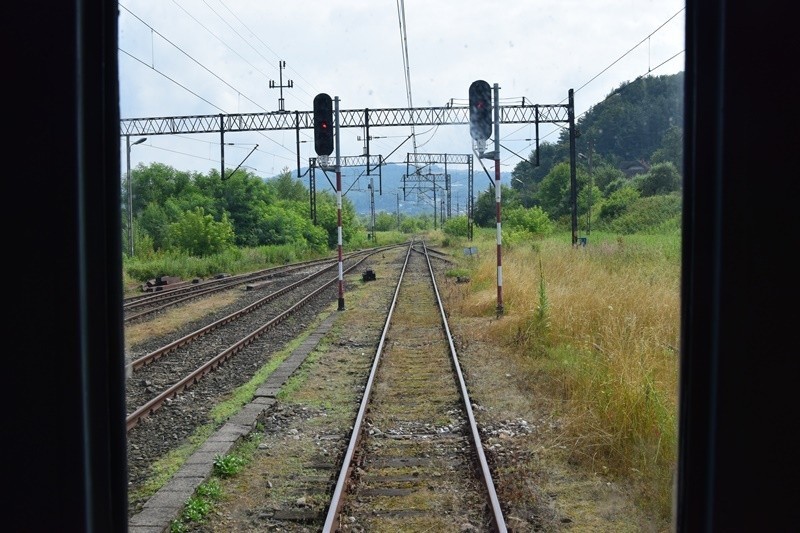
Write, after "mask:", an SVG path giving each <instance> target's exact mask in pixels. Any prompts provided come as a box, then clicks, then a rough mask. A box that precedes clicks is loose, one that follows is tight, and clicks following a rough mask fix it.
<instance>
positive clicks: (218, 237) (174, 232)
mask: <svg viewBox="0 0 800 533" xmlns="http://www.w3.org/2000/svg"><path fill="white" fill-rule="evenodd" d="M169 234H170V242H171V243H172V245H173V246H174V247H176V248H178V249H180V250H182V251H184V252H186V253H188V254H189V255H194V256H199V257H203V256H207V255H212V254H216V253H220V252H222V251H224V250H226V249H227V248H229V247H231V246H233V241H234V233H233V225H232V224H231V222H230V220H229V219H228V216H227V214H224V215H223V216H222V220H220V221H219V222H216V221H215V220H214V217H212V216H211V215H208V214H206V213H205V211H204V210H203V208H202V207H198V208H196V209H194V210H192V211H186V212H185V213H184V214H183V216H182V217H181V218H180V219H179V220H178V221H177V222H173V223H172V224H170V225H169Z"/></svg>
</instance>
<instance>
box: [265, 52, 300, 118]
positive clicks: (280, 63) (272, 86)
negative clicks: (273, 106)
mask: <svg viewBox="0 0 800 533" xmlns="http://www.w3.org/2000/svg"><path fill="white" fill-rule="evenodd" d="M284 68H286V61H278V76H279V80H280V82H279V84H278V85H275V80H269V88H270V89H276V88H277V89H280V94H281V96H280V98H278V111H280V112H284V111H286V109H284V107H283V89H284V87H285V88H287V89H291V88H292V87H294V83H293V82H292V80H286V83H287V85H284V84H283V69H284Z"/></svg>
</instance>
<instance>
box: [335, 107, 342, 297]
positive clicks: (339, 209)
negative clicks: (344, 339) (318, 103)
mask: <svg viewBox="0 0 800 533" xmlns="http://www.w3.org/2000/svg"><path fill="white" fill-rule="evenodd" d="M333 103H334V107H333V110H334V114H335V117H336V129H335V131H334V134H335V135H336V245H337V253H338V255H339V306H338V310H339V311H344V269H343V268H342V167H341V165H340V164H339V157H340V155H339V154H340V152H339V97H338V96H337V97H335V98H334V99H333Z"/></svg>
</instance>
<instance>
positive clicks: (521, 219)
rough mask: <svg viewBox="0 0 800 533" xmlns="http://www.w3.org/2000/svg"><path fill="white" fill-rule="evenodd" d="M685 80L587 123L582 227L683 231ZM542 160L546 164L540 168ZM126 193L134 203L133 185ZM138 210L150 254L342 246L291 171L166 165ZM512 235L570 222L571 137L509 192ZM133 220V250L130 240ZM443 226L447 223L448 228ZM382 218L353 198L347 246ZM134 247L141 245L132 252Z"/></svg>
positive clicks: (608, 107) (635, 95)
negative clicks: (359, 209)
mask: <svg viewBox="0 0 800 533" xmlns="http://www.w3.org/2000/svg"><path fill="white" fill-rule="evenodd" d="M682 120H683V74H675V75H672V76H660V77H645V78H641V79H638V80H636V81H634V82H632V83H629V84H624V85H622V86H620V87H619V88H618V89H616V90H615V91H613V92H612V93H611V94H609V95H608V96H607V97H606V98H605V99H604V100H603V101H602V102H600V103H598V104H597V105H595V106H594V107H592V108H591V109H590V110H589V111H587V112H586V113H585V114H584V115H583V116H581V117H579V118H578V119H577V121H576V128H577V131H578V135H579V136H578V138H577V140H576V148H577V149H576V152H577V153H578V154H579V158H578V166H577V173H576V178H577V184H578V197H577V207H578V217H579V231H581V232H587V233H588V232H589V231H590V230H591V229H596V230H605V231H609V232H616V233H622V234H627V233H634V232H661V231H674V230H676V229H679V228H680V208H681V194H680V192H681V181H682V180H681V175H680V169H681V168H682V135H683V134H682ZM537 161H538V164H536V163H537ZM122 185H123V190H122V198H124V199H127V189H128V188H127V185H128V184H127V183H123V184H122ZM131 185H132V190H133V195H132V212H131V213H129V212H128V205H127V202H123V206H122V211H123V224H122V227H123V229H124V230H126V231H124V235H123V243H124V244H125V248H124V249H125V250H126V251H128V252H129V250H130V249H131V248H133V249H134V255H135V256H136V257H137V258H141V259H146V258H148V257H153V256H157V255H158V254H162V253H165V252H171V253H180V254H185V255H188V256H192V257H207V256H211V255H214V254H219V253H221V252H224V251H226V250H229V249H231V248H254V247H264V246H291V247H292V248H293V249H295V250H297V251H299V252H302V253H304V254H306V255H307V254H315V253H316V254H321V253H325V252H327V251H329V250H332V249H335V248H336V246H337V239H338V237H337V235H338V222H337V209H336V197H335V195H334V194H333V193H331V192H328V191H318V192H317V198H316V223H314V221H312V219H311V216H310V211H311V208H310V205H309V204H310V202H309V191H308V189H307V188H306V186H305V185H304V184H303V183H302V181H301V180H297V179H294V178H292V176H291V172H290V171H289V170H288V169H284V171H283V172H282V173H281V174H280V175H278V176H276V177H274V178H270V179H268V180H264V179H262V178H261V177H259V176H257V175H254V174H252V173H250V172H249V171H247V170H244V169H240V170H237V171H236V172H234V173H233V174H232V175H231V176H230V177H229V178H226V179H224V180H223V179H221V177H220V174H219V172H218V171H215V170H210V171H209V173H208V174H202V173H196V172H184V171H179V170H176V169H174V168H172V167H169V166H167V165H163V164H159V163H153V164H151V165H149V166H144V165H141V164H140V165H139V166H137V167H136V168H135V169H133V171H132V172H131ZM502 206H503V212H502V214H503V232H504V234H505V233H508V234H509V235H513V234H514V233H515V232H519V233H524V234H526V235H527V234H534V235H536V234H539V235H545V234H548V233H550V232H552V231H553V230H554V229H556V230H558V229H567V228H569V227H570V224H571V214H572V203H571V195H570V168H569V136H568V132H567V131H564V132H562V134H561V137H560V138H559V140H558V142H555V143H548V142H546V141H545V142H542V143H540V145H539V148H538V150H534V151H533V152H531V154H530V156H529V157H528V159H527V160H525V161H521V162H520V163H518V164H517V165H516V167H515V168H514V170H513V172H512V179H511V183H510V186H506V185H503V191H502ZM131 218H132V220H133V231H132V234H133V239H134V240H133V243H131V242H130V241H129V239H128V231H127V229H128V225H129V220H130V219H131ZM473 221H474V223H475V224H476V225H477V226H482V227H492V226H494V225H495V222H496V209H495V196H494V191H492V190H487V191H485V192H483V193H481V194H479V195H478V197H477V199H476V201H475V203H474V211H473ZM438 222H441V221H438ZM467 224H468V222H467V219H466V217H464V216H462V217H456V218H453V219H450V220H448V221H445V222H444V224H443V229H444V230H445V232H447V233H448V234H451V235H460V236H465V235H467ZM436 227H438V224H437V221H436V220H434V219H433V217H432V216H430V215H421V216H418V217H410V216H407V215H405V214H400V213H396V214H395V215H392V214H389V213H379V214H378V215H377V217H376V219H375V227H374V230H375V231H388V230H397V231H402V232H404V233H412V232H415V231H423V230H427V229H433V228H436ZM372 230H373V228H372V221H371V220H369V217H367V216H365V215H362V216H361V217H359V216H358V215H357V214H356V211H355V208H354V206H353V204H352V203H351V202H350V201H349V200H348V199H347V198H346V197H343V198H342V239H343V243H345V244H348V245H350V246H359V245H363V244H366V242H367V241H368V239H369V238H370V237H371V232H372ZM131 244H133V246H131Z"/></svg>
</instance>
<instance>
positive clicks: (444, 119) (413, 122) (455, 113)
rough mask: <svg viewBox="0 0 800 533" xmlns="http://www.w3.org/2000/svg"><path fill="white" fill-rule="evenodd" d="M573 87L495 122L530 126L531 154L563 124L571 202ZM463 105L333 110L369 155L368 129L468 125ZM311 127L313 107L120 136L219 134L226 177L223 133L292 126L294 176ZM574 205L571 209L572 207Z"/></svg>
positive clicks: (506, 111) (124, 130)
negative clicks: (547, 132)
mask: <svg viewBox="0 0 800 533" xmlns="http://www.w3.org/2000/svg"><path fill="white" fill-rule="evenodd" d="M573 94H574V93H573V90H572V89H570V90H569V98H568V102H567V103H565V104H531V103H526V101H525V100H526V99H525V98H522V99H521V103H519V104H510V105H509V104H506V105H500V106H499V116H498V121H499V123H500V124H534V125H535V143H536V144H535V146H536V152H535V153H536V156H537V158H538V155H539V149H538V148H539V138H540V137H539V124H566V125H567V127H568V128H569V137H570V146H571V147H572V149H571V157H570V159H571V167H572V171H571V174H572V176H571V182H572V196H573V198H572V203H573V204H574V203H575V196H576V191H575V177H574V176H575V161H574V156H573V155H572V152H574V145H575V138H576V135H575V110H574V98H573ZM469 114H470V108H469V106H468V105H446V106H443V107H413V108H378V109H369V108H365V109H344V110H339V111H338V121H339V124H338V127H339V128H363V129H364V131H365V140H366V143H367V144H366V153H365V154H364V156H366V157H367V159H369V155H370V154H369V139H370V135H369V128H376V127H387V126H448V125H453V126H455V125H465V124H469V123H470V116H469ZM309 129H312V130H313V129H314V112H313V111H272V112H266V113H236V114H223V113H219V114H216V115H185V116H173V117H148V118H127V119H122V120H121V121H120V135H122V136H132V135H133V136H154V135H181V134H193V133H218V134H219V136H220V160H221V161H220V165H221V169H220V176H225V134H226V133H238V132H250V131H280V130H294V131H295V138H296V145H297V146H296V154H297V174H298V176H299V175H300V130H309ZM574 210H575V209H574V206H573V211H574ZM576 226H577V223H576V221H575V213H574V212H573V231H572V232H573V245H574V244H575V242H577V237H576V235H577V233H576Z"/></svg>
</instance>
